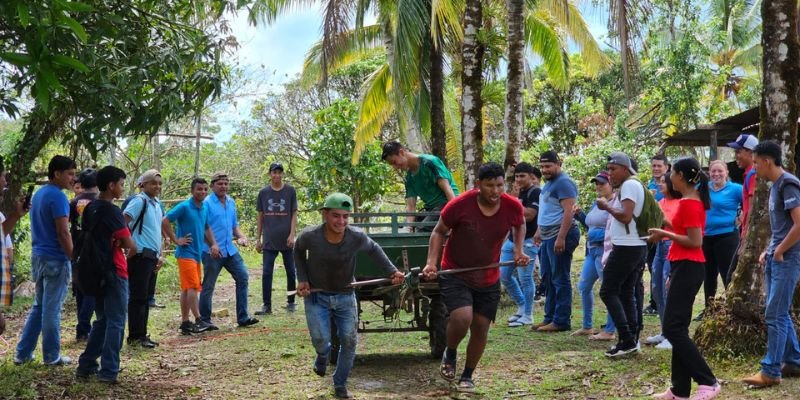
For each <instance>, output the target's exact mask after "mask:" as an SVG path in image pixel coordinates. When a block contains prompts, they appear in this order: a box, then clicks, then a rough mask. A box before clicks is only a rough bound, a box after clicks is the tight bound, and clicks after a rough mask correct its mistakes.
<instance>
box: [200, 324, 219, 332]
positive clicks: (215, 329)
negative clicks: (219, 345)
mask: <svg viewBox="0 0 800 400" xmlns="http://www.w3.org/2000/svg"><path fill="white" fill-rule="evenodd" d="M203 323H204V324H206V325H207V326H208V329H206V330H207V331H209V332H210V331H218V330H219V327H217V326H216V325H214V323H213V322H203Z"/></svg>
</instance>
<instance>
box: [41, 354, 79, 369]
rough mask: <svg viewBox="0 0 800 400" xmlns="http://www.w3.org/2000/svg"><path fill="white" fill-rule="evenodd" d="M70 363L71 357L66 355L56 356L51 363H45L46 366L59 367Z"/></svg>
mask: <svg viewBox="0 0 800 400" xmlns="http://www.w3.org/2000/svg"><path fill="white" fill-rule="evenodd" d="M70 364H72V359H71V358H69V357H67V356H61V357H58V360H55V361H53V362H51V363H47V364H45V365H48V366H51V367H60V366H63V365H70Z"/></svg>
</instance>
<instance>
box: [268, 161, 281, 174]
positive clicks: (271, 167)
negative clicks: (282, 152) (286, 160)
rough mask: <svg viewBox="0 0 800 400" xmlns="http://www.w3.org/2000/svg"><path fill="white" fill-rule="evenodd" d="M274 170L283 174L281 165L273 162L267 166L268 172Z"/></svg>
mask: <svg viewBox="0 0 800 400" xmlns="http://www.w3.org/2000/svg"><path fill="white" fill-rule="evenodd" d="M276 169H279V170H281V172H283V164H281V163H277V162H274V163H272V164H270V166H269V172H272V171H275V170H276Z"/></svg>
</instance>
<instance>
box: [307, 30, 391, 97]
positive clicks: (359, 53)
mask: <svg viewBox="0 0 800 400" xmlns="http://www.w3.org/2000/svg"><path fill="white" fill-rule="evenodd" d="M381 29H382V28H381V27H380V26H379V25H368V26H364V27H361V28H356V29H352V30H349V31H347V32H344V33H342V34H340V35H339V37H338V38H336V51H335V52H334V53H333V54H332V58H330V59H328V63H327V71H323V67H324V63H323V43H322V40H320V41H318V42H316V43H314V45H313V46H311V49H309V50H308V53H306V59H305V61H304V62H303V72H302V75H301V81H302V83H303V85H304V86H305V87H308V86H309V85H312V84H315V83H317V82H319V81H322V80H323V77H324V76H325V75H326V73H327V74H330V73H333V72H335V71H336V70H338V69H341V68H344V67H347V66H348V65H351V64H352V63H354V62H357V61H359V60H363V59H365V58H368V57H371V56H373V55H376V54H380V53H381V52H383V51H384V49H383V32H382V30H381Z"/></svg>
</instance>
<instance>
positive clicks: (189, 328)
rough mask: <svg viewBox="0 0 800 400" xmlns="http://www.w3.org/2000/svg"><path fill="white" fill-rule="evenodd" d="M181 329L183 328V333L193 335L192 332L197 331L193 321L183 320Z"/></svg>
mask: <svg viewBox="0 0 800 400" xmlns="http://www.w3.org/2000/svg"><path fill="white" fill-rule="evenodd" d="M180 330H181V333H182V334H184V335H191V334H194V333H197V329H196V328H195V326H194V324H193V323H192V321H183V322H181V327H180Z"/></svg>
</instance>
